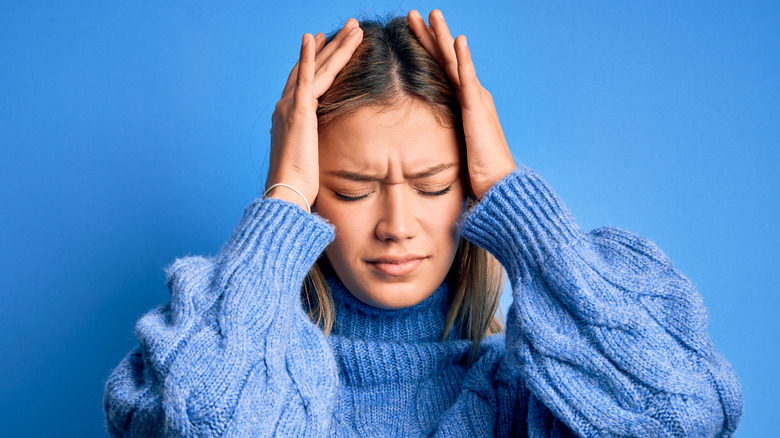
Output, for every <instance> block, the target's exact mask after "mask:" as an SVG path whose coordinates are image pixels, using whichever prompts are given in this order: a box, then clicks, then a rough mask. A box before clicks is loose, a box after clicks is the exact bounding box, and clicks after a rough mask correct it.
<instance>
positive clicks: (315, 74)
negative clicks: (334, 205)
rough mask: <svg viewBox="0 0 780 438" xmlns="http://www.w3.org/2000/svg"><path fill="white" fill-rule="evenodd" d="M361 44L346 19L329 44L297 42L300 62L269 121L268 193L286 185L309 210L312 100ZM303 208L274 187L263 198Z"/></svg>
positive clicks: (314, 178)
mask: <svg viewBox="0 0 780 438" xmlns="http://www.w3.org/2000/svg"><path fill="white" fill-rule="evenodd" d="M362 40H363V30H362V29H360V27H359V25H358V22H357V20H355V19H354V18H350V19H349V20H348V21H347V23H346V24H345V25H344V27H343V28H342V29H341V30H340V31H339V33H338V34H337V35H336V36H335V37H334V38H333V40H332V41H331V42H330V43H328V45H327V46H326V45H325V35H323V34H322V33H318V34H317V36H315V37H312V36H311V34H309V33H307V34H304V35H303V38H302V42H301V56H300V59H299V60H298V62H297V63H296V64H295V67H293V69H292V72H290V76H289V77H288V78H287V84H286V85H285V86H284V91H283V92H282V98H281V99H280V100H279V103H277V104H276V109H275V110H274V113H273V115H272V116H271V162H270V168H269V171H268V181H267V182H266V190H267V189H268V187H271V186H272V185H274V184H276V183H284V184H289V185H291V186H293V187H295V188H296V189H298V190H300V191H301V193H302V194H303V195H304V196H305V197H306V202H308V203H309V205H312V204H314V201H315V199H316V198H317V192H318V191H319V150H318V142H317V138H318V134H317V99H319V97H320V96H322V95H323V94H324V93H325V91H327V90H328V88H330V86H331V84H333V80H334V79H335V78H336V75H337V74H338V73H339V72H340V71H341V69H342V68H344V66H345V65H346V64H347V62H348V61H349V59H350V58H351V57H352V53H354V51H355V49H356V48H357V46H358V45H359V44H360V42H361V41H362ZM267 196H268V197H271V198H278V199H282V200H285V201H289V202H293V203H295V204H298V205H300V206H301V208H304V209H305V208H306V207H305V204H304V203H303V199H301V197H300V195H298V194H297V193H295V192H294V191H293V190H290V189H289V188H287V187H284V186H277V187H275V188H274V189H273V190H271V191H270V192H269V193H268V195H267Z"/></svg>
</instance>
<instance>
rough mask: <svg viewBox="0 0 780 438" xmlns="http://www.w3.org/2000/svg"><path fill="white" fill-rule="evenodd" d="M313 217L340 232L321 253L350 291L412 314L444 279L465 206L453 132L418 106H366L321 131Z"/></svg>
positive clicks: (365, 301) (426, 110) (358, 296)
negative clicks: (317, 182) (414, 308)
mask: <svg viewBox="0 0 780 438" xmlns="http://www.w3.org/2000/svg"><path fill="white" fill-rule="evenodd" d="M319 162H320V189H319V193H318V194H317V199H316V201H315V204H314V209H315V211H316V212H317V213H318V214H319V215H320V216H321V217H323V218H325V219H327V220H328V221H329V222H330V223H332V224H333V225H334V226H335V227H336V239H335V240H334V241H333V242H332V243H331V244H330V245H329V246H328V247H327V249H326V250H325V254H326V256H327V257H328V260H329V261H330V263H331V265H332V266H333V269H334V270H335V271H336V274H337V275H338V276H339V278H340V279H341V281H342V282H343V283H344V285H345V286H346V287H347V289H349V291H350V292H351V293H352V294H353V295H354V296H355V297H356V298H357V299H359V300H360V301H362V302H364V303H366V304H369V305H372V306H375V307H380V308H385V309H400V308H404V307H410V306H413V305H415V304H418V303H420V302H421V301H423V300H425V299H426V298H428V297H429V296H430V295H431V294H432V293H433V291H435V290H436V288H437V287H438V286H439V285H440V284H441V282H442V281H443V280H444V278H445V276H446V275H447V272H448V271H449V269H450V266H451V265H452V262H453V259H454V257H455V250H456V249H457V244H458V241H459V237H460V236H459V235H458V234H457V231H456V228H455V226H456V223H457V221H458V220H459V218H460V216H461V215H462V214H463V212H464V211H465V208H466V202H467V197H466V191H465V186H464V182H463V178H462V175H461V173H462V167H461V166H462V164H463V163H461V159H460V154H459V148H458V140H457V134H456V131H455V129H454V128H444V127H442V126H441V125H440V124H439V123H438V121H437V119H436V116H435V114H434V113H433V111H432V110H430V109H428V108H427V107H425V106H422V105H420V104H416V103H404V104H399V105H396V106H392V107H381V108H379V107H375V106H366V107H363V108H361V109H359V110H357V111H355V112H353V113H352V114H351V115H349V116H347V117H345V118H343V119H340V120H339V121H337V122H336V123H334V124H333V125H331V126H329V127H327V128H324V129H321V130H320V131H319Z"/></svg>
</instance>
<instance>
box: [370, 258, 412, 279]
mask: <svg viewBox="0 0 780 438" xmlns="http://www.w3.org/2000/svg"><path fill="white" fill-rule="evenodd" d="M423 260H425V257H423V256H418V255H405V256H387V257H379V258H376V259H372V260H367V262H368V263H369V264H370V265H371V266H372V267H373V268H374V269H376V270H377V271H379V272H381V273H382V274H385V275H388V276H391V277H398V276H402V275H406V274H409V273H410V272H412V271H414V270H415V269H417V267H418V266H420V264H421V263H422V261H423Z"/></svg>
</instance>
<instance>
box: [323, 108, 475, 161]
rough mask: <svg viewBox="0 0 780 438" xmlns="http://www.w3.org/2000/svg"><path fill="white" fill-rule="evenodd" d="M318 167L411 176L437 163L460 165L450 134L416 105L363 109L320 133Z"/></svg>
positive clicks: (454, 136)
mask: <svg viewBox="0 0 780 438" xmlns="http://www.w3.org/2000/svg"><path fill="white" fill-rule="evenodd" d="M319 145H320V146H319V151H320V166H321V167H324V168H326V169H330V170H333V169H336V168H348V169H350V170H362V171H373V172H374V173H382V172H387V173H394V172H398V171H403V172H404V173H414V172H415V171H418V170H420V169H421V168H425V167H430V166H431V165H435V164H441V163H457V164H459V163H460V159H459V155H460V150H459V145H458V137H457V132H456V130H455V128H449V127H444V126H442V125H441V124H440V123H439V120H438V118H437V116H436V113H435V112H434V111H433V110H432V109H430V108H428V107H426V106H424V105H422V104H417V103H412V102H408V103H403V104H399V105H393V106H390V107H376V106H365V107H362V108H359V109H358V110H356V111H354V112H352V113H350V114H349V115H347V116H345V117H343V118H341V119H338V121H337V122H335V123H334V124H332V125H330V126H328V127H326V128H323V129H320V131H319Z"/></svg>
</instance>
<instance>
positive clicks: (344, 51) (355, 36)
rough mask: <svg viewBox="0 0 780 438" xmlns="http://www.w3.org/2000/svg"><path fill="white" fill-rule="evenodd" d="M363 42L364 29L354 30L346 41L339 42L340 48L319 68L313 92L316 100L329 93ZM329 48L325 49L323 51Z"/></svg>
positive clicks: (357, 28) (345, 38)
mask: <svg viewBox="0 0 780 438" xmlns="http://www.w3.org/2000/svg"><path fill="white" fill-rule="evenodd" d="M362 40H363V29H361V28H360V27H355V28H353V29H352V30H350V32H349V33H348V34H347V35H346V36H345V37H344V39H342V40H341V41H339V44H338V46H336V47H335V48H334V50H333V52H332V53H331V54H330V56H329V57H328V59H327V60H325V61H324V62H323V63H321V64H319V65H318V66H317V71H316V74H315V78H314V90H313V93H314V97H315V98H319V97H320V96H322V95H323V94H325V92H326V91H328V88H330V86H331V85H332V84H333V80H334V79H335V78H336V75H337V74H338V73H339V72H340V71H341V70H342V69H343V68H344V66H345V65H347V62H349V60H350V58H351V57H352V54H353V53H355V49H357V47H358V46H359V45H360V42H361V41H362ZM328 46H330V45H328ZM327 48H328V47H326V48H325V49H323V51H324V50H326V49H327Z"/></svg>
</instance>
